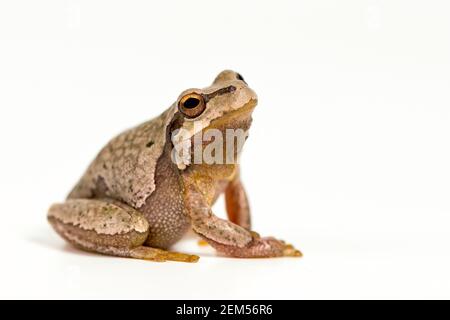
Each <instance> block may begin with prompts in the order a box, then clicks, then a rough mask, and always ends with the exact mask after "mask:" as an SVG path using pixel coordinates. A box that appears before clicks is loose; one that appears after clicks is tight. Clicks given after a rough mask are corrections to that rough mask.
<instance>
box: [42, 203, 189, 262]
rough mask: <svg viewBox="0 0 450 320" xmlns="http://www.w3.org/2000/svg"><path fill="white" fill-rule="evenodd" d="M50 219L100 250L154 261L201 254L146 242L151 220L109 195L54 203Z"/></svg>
mask: <svg viewBox="0 0 450 320" xmlns="http://www.w3.org/2000/svg"><path fill="white" fill-rule="evenodd" d="M48 221H49V222H50V224H51V225H52V226H53V228H54V229H55V231H56V232H57V233H58V234H59V235H60V236H62V237H63V238H64V239H65V240H67V241H68V242H70V243H72V244H73V245H75V246H77V247H79V248H81V249H83V250H86V251H93V252H97V253H102V254H107V255H112V256H120V257H128V258H135V259H144V260H151V261H166V260H172V261H183V262H196V261H198V256H195V255H188V254H183V253H177V252H169V251H165V250H162V249H157V248H151V247H147V246H143V244H144V242H145V240H146V239H147V237H148V234H149V224H148V222H147V220H146V219H145V217H144V216H143V215H142V213H140V212H139V211H137V210H135V209H133V208H131V207H129V206H127V205H125V204H123V203H121V202H117V201H112V200H108V199H102V200H93V199H71V200H67V201H66V202H65V203H62V204H54V205H53V206H52V207H51V208H50V210H49V212H48Z"/></svg>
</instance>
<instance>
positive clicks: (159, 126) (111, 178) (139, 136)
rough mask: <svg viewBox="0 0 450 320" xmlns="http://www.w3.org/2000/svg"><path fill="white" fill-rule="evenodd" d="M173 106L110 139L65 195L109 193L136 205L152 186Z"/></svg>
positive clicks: (139, 204)
mask: <svg viewBox="0 0 450 320" xmlns="http://www.w3.org/2000/svg"><path fill="white" fill-rule="evenodd" d="M174 110H175V108H173V107H171V108H169V109H168V110H166V111H165V112H164V113H163V114H161V115H160V116H159V117H157V118H155V119H153V120H150V121H148V122H145V123H143V124H141V125H139V126H137V127H135V128H132V129H130V130H127V131H125V132H123V133H121V134H120V135H118V136H117V137H115V138H114V139H112V140H111V141H110V142H109V143H108V144H107V145H106V146H105V147H104V148H103V149H102V150H101V151H100V153H99V154H98V155H97V157H96V158H95V160H94V161H93V162H92V163H91V164H90V166H89V167H88V169H87V170H86V172H85V174H84V175H83V176H82V178H81V179H80V181H79V182H78V183H77V185H76V186H75V187H74V189H73V190H72V191H71V192H70V194H69V196H68V198H72V199H73V198H96V197H109V198H112V199H116V200H120V201H123V202H124V203H126V204H128V205H130V206H132V207H134V208H139V207H141V206H143V205H144V203H145V201H146V199H147V198H148V197H149V196H150V195H151V194H152V193H153V191H154V190H155V171H156V164H157V161H158V159H159V157H160V156H161V155H162V153H163V150H164V145H165V140H166V127H167V126H168V124H169V121H170V120H171V119H172V116H173V113H174Z"/></svg>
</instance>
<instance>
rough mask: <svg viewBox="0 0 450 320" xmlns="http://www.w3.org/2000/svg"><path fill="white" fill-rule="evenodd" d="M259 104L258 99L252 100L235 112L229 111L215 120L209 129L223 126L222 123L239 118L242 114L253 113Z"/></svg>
mask: <svg viewBox="0 0 450 320" xmlns="http://www.w3.org/2000/svg"><path fill="white" fill-rule="evenodd" d="M257 104H258V100H257V99H250V100H249V101H248V102H247V103H246V104H244V105H243V106H242V107H241V108H239V109H237V110H233V111H229V112H227V113H224V114H223V115H222V116H221V117H220V118H217V119H214V120H212V121H211V123H210V125H209V126H208V128H209V127H216V126H218V125H221V124H222V123H224V122H226V121H228V120H230V119H232V118H234V117H239V116H240V115H242V114H247V113H250V112H252V111H253V109H255V107H256V105H257Z"/></svg>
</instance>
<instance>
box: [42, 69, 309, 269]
mask: <svg viewBox="0 0 450 320" xmlns="http://www.w3.org/2000/svg"><path fill="white" fill-rule="evenodd" d="M256 104H257V96H256V94H255V92H254V91H253V90H252V89H250V88H249V86H248V85H247V83H246V82H245V81H244V79H243V78H242V76H241V75H240V74H239V73H236V72H234V71H230V70H225V71H223V72H221V73H220V74H219V75H218V76H217V77H216V78H215V80H214V82H213V83H212V85H211V86H209V87H206V88H204V89H189V90H186V91H184V92H183V93H182V94H181V95H180V97H179V98H178V99H177V101H176V102H175V103H174V104H173V105H172V106H171V107H170V108H169V109H167V110H166V111H165V112H163V113H162V114H161V115H160V116H159V117H157V118H155V119H153V120H150V121H148V122H145V123H143V124H141V125H139V126H137V127H135V128H133V129H130V130H128V131H125V132H124V133H122V134H120V135H118V136H117V137H115V138H114V139H112V140H111V141H110V142H109V143H108V144H107V145H106V146H105V147H104V148H103V149H102V150H101V151H100V153H99V154H98V155H97V157H96V158H95V160H94V161H93V162H92V163H91V164H90V166H89V167H88V169H87V171H86V172H85V173H84V175H83V176H82V177H81V179H80V181H79V182H78V183H77V184H76V185H75V187H74V188H73V190H72V191H71V192H70V194H69V196H68V198H67V200H66V201H65V202H64V203H60V204H54V205H53V206H52V207H51V208H50V209H49V212H48V221H49V222H50V224H51V225H52V226H53V228H54V229H55V230H56V232H57V233H58V234H59V235H61V236H62V237H63V238H64V239H65V240H67V241H68V242H70V243H72V244H74V245H75V246H77V247H79V248H81V249H84V250H88V251H93V252H97V253H101V254H107V255H113V256H121V257H130V258H137V259H145V260H153V261H166V260H173V261H185V262H196V261H197V260H198V256H196V255H190V254H184V253H177V252H171V251H167V249H168V248H170V247H171V246H172V245H173V244H174V243H176V242H177V241H178V240H180V239H181V238H182V236H183V235H184V234H185V233H186V232H187V231H188V230H189V229H190V228H192V230H193V231H194V232H195V233H197V234H198V235H199V236H200V237H201V238H203V239H204V240H205V241H206V242H207V243H209V244H210V245H211V246H212V247H214V248H215V249H216V250H217V251H218V252H219V253H221V254H222V255H225V256H230V257H239V258H266V257H282V256H301V253H300V251H298V250H296V249H295V248H294V247H293V246H292V245H289V244H286V243H285V242H283V241H281V240H277V239H275V238H272V237H260V236H259V235H258V234H257V233H256V232H253V231H251V224H250V210H249V205H248V201H247V195H246V192H245V190H244V187H243V185H242V182H241V180H240V176H239V163H238V159H239V153H240V149H241V146H240V145H238V144H239V143H238V140H241V141H245V139H246V137H247V132H248V130H249V128H250V125H251V119H252V118H251V115H252V112H253V110H254V108H255V106H256ZM230 132H231V134H230ZM236 132H237V133H238V134H236ZM239 133H240V134H239ZM242 133H244V138H243V139H239V138H242ZM239 135H240V136H241V137H239ZM222 137H223V139H222ZM221 139H222V141H220V140H221ZM219 142H221V143H219ZM230 149H231V151H230ZM221 194H224V195H225V203H226V211H227V214H228V218H229V219H228V220H225V219H220V218H218V217H217V216H215V215H214V214H213V212H212V211H211V207H212V205H213V204H214V203H215V201H216V200H217V198H218V197H219V196H220V195H221Z"/></svg>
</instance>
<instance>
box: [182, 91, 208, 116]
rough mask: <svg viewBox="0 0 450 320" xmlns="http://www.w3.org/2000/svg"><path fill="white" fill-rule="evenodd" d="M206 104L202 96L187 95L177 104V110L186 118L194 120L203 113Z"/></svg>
mask: <svg viewBox="0 0 450 320" xmlns="http://www.w3.org/2000/svg"><path fill="white" fill-rule="evenodd" d="M205 108H206V103H205V99H204V98H203V96H201V95H199V94H197V93H189V94H187V95H185V96H184V97H182V98H181V99H180V101H179V102H178V110H180V112H181V113H182V114H183V115H184V116H185V117H186V118H190V119H192V118H196V117H198V116H199V115H201V114H202V113H203V111H205Z"/></svg>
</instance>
